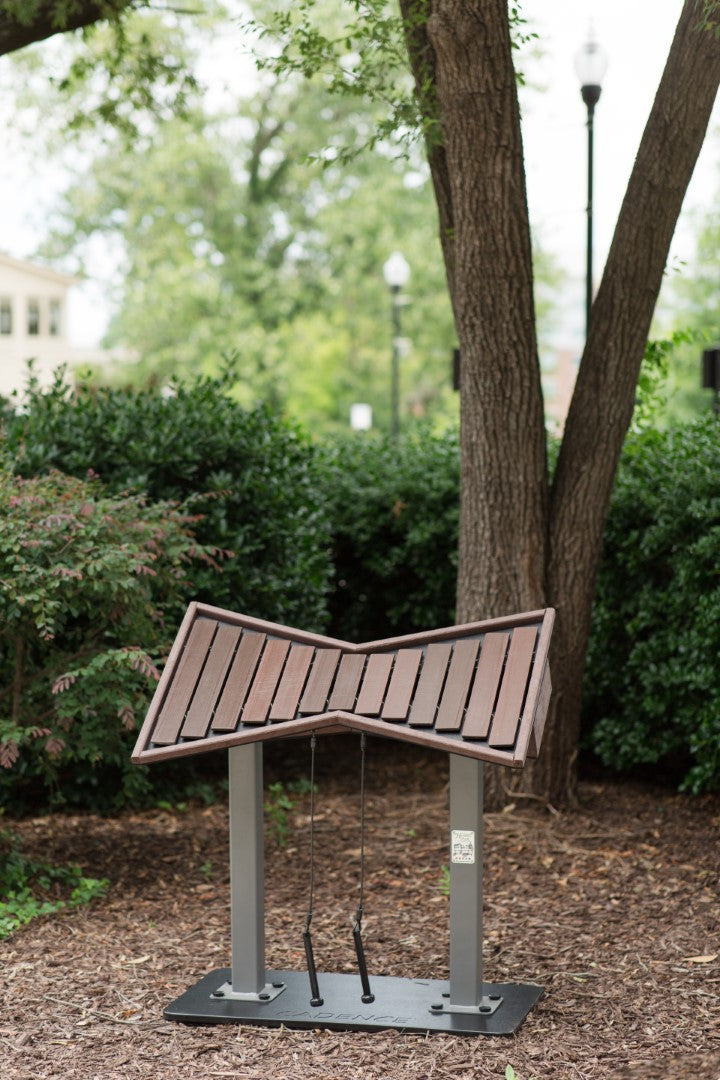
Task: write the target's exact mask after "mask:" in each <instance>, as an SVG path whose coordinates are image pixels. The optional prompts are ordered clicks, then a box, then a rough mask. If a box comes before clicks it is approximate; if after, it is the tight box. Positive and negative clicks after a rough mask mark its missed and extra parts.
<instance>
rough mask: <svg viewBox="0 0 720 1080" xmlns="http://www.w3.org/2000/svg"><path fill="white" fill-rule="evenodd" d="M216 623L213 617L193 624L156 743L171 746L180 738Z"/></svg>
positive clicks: (163, 709)
mask: <svg viewBox="0 0 720 1080" xmlns="http://www.w3.org/2000/svg"><path fill="white" fill-rule="evenodd" d="M216 626H217V623H216V622H215V620H214V619H196V620H195V622H194V623H193V625H192V629H191V630H190V633H189V635H188V640H187V644H186V645H185V648H184V650H183V653H182V656H181V658H180V661H179V664H178V671H177V674H176V676H175V678H174V679H173V681H172V683H171V684H170V689H169V690H168V694H167V697H166V698H165V702H164V704H163V707H162V709H161V710H160V715H159V717H158V722H157V724H156V725H155V730H154V732H153V735H152V741H153V743H155V745H156V746H169V745H172V743H174V742H176V741H177V737H178V733H179V731H180V728H181V727H182V722H183V720H184V718H185V712H186V710H187V707H188V705H189V704H190V699H191V698H192V696H193V691H194V690H195V687H196V686H197V681H198V679H199V678H200V672H201V671H202V667H203V664H204V663H205V657H206V656H207V651H208V648H209V646H210V642H211V641H212V638H213V634H214V633H215V627H216Z"/></svg>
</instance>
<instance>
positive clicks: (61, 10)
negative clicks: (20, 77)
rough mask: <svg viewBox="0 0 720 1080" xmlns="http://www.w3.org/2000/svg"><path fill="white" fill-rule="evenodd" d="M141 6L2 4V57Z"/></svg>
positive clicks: (104, 1)
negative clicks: (56, 35)
mask: <svg viewBox="0 0 720 1080" xmlns="http://www.w3.org/2000/svg"><path fill="white" fill-rule="evenodd" d="M139 6H144V5H140V4H138V3H137V0H61V2H58V0H37V2H36V3H35V4H31V5H28V4H24V3H21V2H19V0H0V56H5V55H6V54H7V53H11V52H16V51H17V50H18V49H23V48H25V46H27V45H32V44H33V42H35V41H44V40H45V39H46V38H49V37H52V36H53V35H54V34H60V33H64V32H65V31H67V30H79V29H80V28H81V27H83V26H91V25H92V24H93V23H96V22H100V21H102V20H105V19H114V18H117V17H118V15H120V14H121V13H122V12H123V11H126V10H127V9H128V8H131V7H139Z"/></svg>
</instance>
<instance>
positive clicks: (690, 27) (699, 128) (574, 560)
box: [529, 0, 720, 805]
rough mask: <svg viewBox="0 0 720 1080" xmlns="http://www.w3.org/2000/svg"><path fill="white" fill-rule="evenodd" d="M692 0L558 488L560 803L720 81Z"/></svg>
mask: <svg viewBox="0 0 720 1080" xmlns="http://www.w3.org/2000/svg"><path fill="white" fill-rule="evenodd" d="M703 8H704V5H703V3H702V0H686V3H685V5H684V8H683V11H682V14H681V16H680V20H679V23H678V27H677V30H676V33H675V38H674V41H673V44H672V47H671V49H670V53H669V56H668V60H667V64H666V66H665V70H664V72H663V76H662V79H661V81H660V85H659V87H658V91H657V95H656V98H655V102H654V104H653V107H652V110H651V112H650V116H649V118H648V122H647V126H646V128H645V132H644V134H643V138H642V141H641V143H640V148H639V150H638V154H637V158H636V160H635V165H634V167H633V171H632V174H631V176H630V181H629V183H628V188H627V192H626V195H625V199H624V201H623V204H622V207H621V210H620V215H619V217H618V222H617V225H616V228H615V234H614V236H613V241H612V245H611V247H610V252H609V255H608V259H607V263H606V266H605V271H604V274H603V278H602V282H601V284H600V288H599V290H598V294H597V297H596V299H595V302H594V304H593V307H592V312H591V316H590V327H589V333H588V340H587V344H586V347H585V352H584V355H583V358H582V362H581V365H580V370H579V372H578V378H577V382H576V386H575V392H574V394H573V398H572V403H571V406H570V411H569V414H568V418H567V422H566V425H565V434H564V437H563V441H562V447H561V450H560V456H559V459H558V463H557V468H556V471H555V477H554V481H553V485H552V493H551V503H550V519H549V536H550V546H549V561H548V574H547V581H548V596H549V602H550V604H551V605H553V606H554V607H556V608H557V610H558V621H557V633H556V635H555V640H554V642H553V650H552V656H551V666H552V673H553V683H554V686H555V701H554V705H553V710H552V715H551V717H550V718H549V723H548V726H547V727H546V736H545V740H546V741H545V746H544V748H543V752H542V755H541V757H540V759H539V760H538V762H537V764H536V765H535V766H534V767H533V770H532V773H531V774H530V777H529V779H530V780H531V782H532V786H533V790H535V792H536V793H541V794H542V795H544V796H545V797H546V798H548V799H550V801H552V802H554V803H558V804H560V805H562V804H564V803H566V802H567V801H568V800H569V799H571V798H572V796H573V794H574V778H575V771H574V768H573V769H570V768H569V767H568V762H569V755H572V754H576V752H577V746H578V740H579V732H580V702H581V690H582V680H583V674H584V667H585V654H586V651H587V642H588V636H589V632H590V620H591V615H592V604H593V596H594V591H595V578H596V573H597V567H598V563H599V561H600V556H601V553H602V538H603V532H604V527H605V520H606V517H607V512H608V507H609V504H610V496H611V494H612V488H613V484H614V481H615V474H616V472H617V466H618V461H619V459H620V453H621V450H622V445H623V441H624V439H625V435H626V433H627V430H628V427H629V425H630V420H631V418H632V413H633V408H634V405H635V392H636V386H637V380H638V375H639V372H640V365H641V363H642V358H643V355H644V352H645V345H646V342H647V338H648V333H649V331H650V323H651V320H652V316H653V312H654V310H655V304H656V302H657V297H658V293H659V291H660V286H661V284H662V279H663V273H664V270H665V264H666V261H667V256H668V252H669V250H670V243H671V241H672V237H673V233H674V231H675V226H676V223H677V219H678V217H679V214H680V210H681V208H682V202H683V199H684V197H685V192H686V190H687V186H688V184H689V182H690V178H691V176H692V173H693V169H694V167H695V162H696V160H697V157H698V154H699V153H700V149H701V147H702V144H703V141H704V138H705V134H706V131H707V126H708V123H709V120H710V115H711V112H712V108H713V104H714V102H715V98H716V95H717V90H718V85H719V84H720V41H719V40H718V39H717V38H716V37H715V35H714V34H713V33H711V32H709V31H707V30H704V29H700V28H699V24H700V23H701V21H702V12H703Z"/></svg>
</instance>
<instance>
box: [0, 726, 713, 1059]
mask: <svg viewBox="0 0 720 1080" xmlns="http://www.w3.org/2000/svg"><path fill="white" fill-rule="evenodd" d="M353 742H354V740H353ZM345 746H346V744H343V745H341V740H332V741H331V740H328V742H327V743H326V742H324V741H322V740H321V741H320V744H319V747H320V753H321V759H320V763H319V774H318V780H319V787H320V790H319V794H318V797H317V807H316V809H317V820H316V914H315V918H314V921H313V930H314V941H315V950H316V958H317V960H318V967H319V969H320V971H321V972H322V971H323V970H325V971H351V970H355V968H354V963H353V961H354V954H353V950H352V939H351V935H350V922H351V918H352V914H353V912H354V909H355V904H356V899H357V882H358V871H359V833H358V792H357V774H356V773H354V772H353V770H352V768H351V767H350V766H349V765H348V763H347V760H346V759H347V753H346V749H345ZM325 747H327V749H325ZM284 754H285V756H284V757H283V756H281V755H280V753H276V754H275V756H273V755H272V753H268V757H267V759H266V779H268V781H272V780H273V779H277V778H278V777H279V776H283V778H284V779H285V780H288V779H292V778H293V776H294V777H297V776H298V775H299V774H300V773H301V772H303V771H305V772H307V768H306V762H305V761H304V759H302V760H300V759H295V760H293V753H289V752H288V751H287V750H286V751H285V752H284ZM292 770H294V772H293V771H292ZM367 803H368V805H367V823H366V856H367V866H366V915H365V920H364V936H365V946H366V952H367V956H368V963H369V967H370V972H371V977H372V975H373V974H377V975H380V974H385V975H404V976H412V977H415V978H428V977H432V978H447V975H448V970H447V956H448V925H447V923H448V901H447V899H446V897H445V896H444V894H443V891H442V887H441V885H442V876H443V865H444V864H446V863H447V861H448V851H447V824H448V819H447V762H446V759H445V758H444V756H443V755H438V754H436V753H434V752H429V751H422V750H420V749H417V748H407V747H405V748H403V747H401V746H399V745H398V746H397V747H396V746H394V745H389V746H387V747H385V746H383V747H382V748H379V747H378V745H377V744H376V743H374V742H371V743H370V761H369V776H368V800H367ZM288 818H289V822H288V824H289V832H288V836H287V842H286V846H285V847H280V846H279V845H278V842H277V838H276V836H275V835H274V834H273V833H272V831H269V834H268V837H267V843H266V900H267V918H266V938H267V943H266V959H267V965H268V967H269V968H276V969H283V968H285V969H288V968H289V969H297V968H299V969H302V968H304V954H303V949H302V938H301V934H302V930H303V928H304V917H305V910H306V905H307V886H308V851H309V837H308V799H307V796H303V797H297V798H296V806H295V808H294V810H293V811H292V812H290V813H289V815H288ZM11 824H13V827H15V828H17V830H18V831H19V832H20V833H21V834H22V838H23V843H24V850H25V851H26V853H28V854H35V855H39V856H43V857H45V858H49V859H51V860H53V861H57V862H69V861H73V862H79V863H80V864H81V865H82V866H83V869H84V870H85V871H86V872H87V873H88V874H90V875H93V876H96V877H106V878H108V879H109V881H110V885H109V888H108V890H107V893H106V895H105V896H104V898H102V899H99V900H96V901H95V902H94V903H93V904H92V905H90V906H89V907H86V908H82V909H79V910H76V911H72V912H67V913H63V914H61V915H56V916H53V917H50V918H45V919H39V920H36V921H35V922H34V923H31V924H30V925H29V926H28V927H26V928H25V929H23V930H21V931H18V932H17V933H16V934H14V935H13V936H12V937H11V938H10V939H9V940H8V941H6V942H4V943H2V946H1V947H2V954H3V962H2V973H1V975H0V987H1V988H2V1012H1V1013H0V1076H1V1077H2V1078H3V1080H75V1078H83V1080H87V1078H90V1080H94V1078H96V1077H97V1078H103V1080H105V1078H107V1080H111V1078H115V1077H123V1078H133V1077H142V1078H146V1077H147V1078H150V1077H161V1078H163V1080H184V1078H191V1077H192V1078H193V1080H194V1078H197V1077H208V1078H215V1077H236V1078H241V1080H242V1078H248V1080H254V1078H258V1080H280V1078H282V1080H314V1078H322V1080H330V1078H338V1080H339V1078H343V1080H350V1078H357V1080H381V1078H391V1080H430V1078H431V1077H432V1078H433V1080H445V1078H448V1080H449V1078H452V1080H466V1078H467V1080H470V1078H472V1080H486V1078H487V1080H490V1078H496V1077H500V1078H502V1077H504V1076H505V1070H506V1066H507V1065H512V1067H513V1068H514V1070H515V1073H516V1075H517V1077H518V1078H519V1080H531V1078H536V1080H546V1078H556V1077H557V1078H561V1080H566V1078H567V1080H575V1078H578V1080H580V1078H582V1080H586V1078H587V1080H595V1078H597V1077H619V1078H624V1077H627V1078H638V1080H663V1078H668V1080H684V1078H688V1080H719V1078H720V883H719V873H720V859H719V858H718V853H719V850H720V848H719V845H718V836H719V834H720V800H718V799H717V798H715V799H713V798H705V799H700V800H691V799H689V798H686V797H683V796H680V795H678V794H676V793H674V792H672V791H670V790H667V789H649V788H648V787H645V786H640V785H635V784H629V783H627V784H626V783H618V782H614V781H613V782H606V781H596V782H592V783H585V784H583V785H582V787H581V807H580V808H579V809H578V810H577V811H575V812H573V813H569V814H566V815H559V814H553V813H548V812H547V811H546V810H544V809H543V808H541V807H539V806H536V805H534V804H532V803H528V802H524V803H521V802H518V803H517V804H516V805H515V806H514V807H510V808H508V809H507V811H506V812H504V813H502V814H489V815H487V817H486V837H485V861H486V869H485V874H486V876H485V905H486V906H485V924H484V934H485V945H484V958H485V972H486V978H487V979H488V980H489V981H492V982H537V983H540V984H542V985H543V986H544V988H545V993H544V996H543V997H542V999H541V1000H540V1002H539V1003H538V1005H537V1006H536V1007H535V1009H534V1010H533V1011H532V1013H531V1014H530V1016H529V1017H528V1018H527V1020H526V1021H525V1023H524V1024H523V1025H522V1027H521V1028H520V1029H519V1031H518V1032H517V1033H516V1034H515V1035H514V1036H511V1037H507V1036H506V1037H495V1038H487V1037H452V1036H446V1035H437V1034H435V1035H417V1034H414V1035H412V1034H403V1033H400V1032H396V1031H381V1032H375V1033H363V1032H330V1031H323V1030H315V1031H302V1030H290V1029H287V1028H274V1029H271V1028H260V1027H257V1028H253V1027H248V1026H237V1027H236V1026H234V1025H227V1026H225V1025H218V1026H209V1027H192V1026H185V1025H182V1024H175V1023H170V1022H167V1021H165V1020H164V1019H163V1017H162V1010H163V1008H164V1006H165V1005H167V1004H168V1003H169V1002H171V1001H172V1000H173V999H174V998H175V997H177V996H178V995H179V994H180V993H182V992H183V991H184V990H185V989H187V987H188V986H190V985H191V984H192V983H194V982H195V981H197V979H199V978H200V977H202V976H203V975H204V974H206V973H207V972H208V971H210V970H211V969H213V968H218V967H225V966H227V965H228V964H229V917H228V876H227V808H226V806H225V805H224V803H223V802H220V803H218V804H217V805H215V806H212V807H201V806H191V807H190V808H189V809H187V810H186V811H184V812H178V811H173V812H167V811H159V810H155V811H148V812H143V813H126V814H123V815H121V816H119V817H117V818H113V819H102V818H97V817H92V816H88V815H77V816H64V817H60V816H55V817H41V818H37V819H30V820H24V821H21V822H18V823H11Z"/></svg>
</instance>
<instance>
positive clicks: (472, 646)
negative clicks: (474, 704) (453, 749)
mask: <svg viewBox="0 0 720 1080" xmlns="http://www.w3.org/2000/svg"><path fill="white" fill-rule="evenodd" d="M479 648H480V642H479V641H478V639H477V638H465V639H464V640H462V641H456V642H455V648H454V649H453V655H452V660H451V661H450V670H449V671H448V676H447V680H446V682H445V689H444V690H443V695H442V698H441V701H440V705H439V706H438V714H437V719H436V721H435V730H436V731H459V730H460V725H461V724H462V718H463V712H464V709H465V702H466V701H467V699H468V693H469V691H470V683H471V682H472V677H473V672H474V670H475V658H476V657H477V654H478V649H479Z"/></svg>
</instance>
